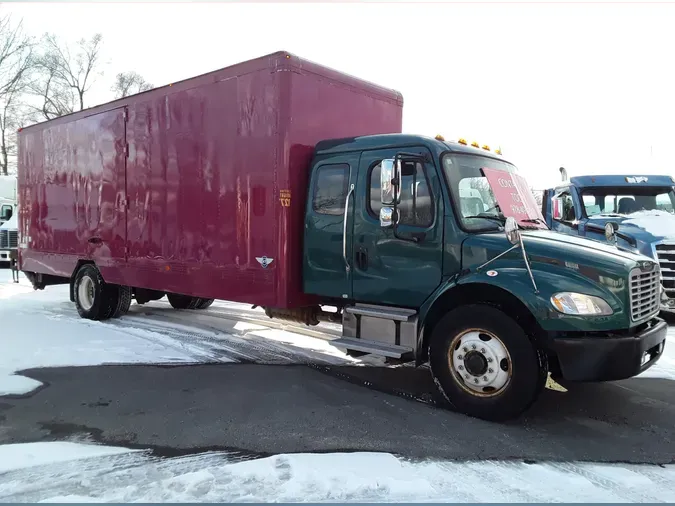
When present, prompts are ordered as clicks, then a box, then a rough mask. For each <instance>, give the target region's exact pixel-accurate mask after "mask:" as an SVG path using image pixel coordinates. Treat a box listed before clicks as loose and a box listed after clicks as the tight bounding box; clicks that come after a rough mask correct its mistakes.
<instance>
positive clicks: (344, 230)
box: [342, 184, 354, 272]
mask: <svg viewBox="0 0 675 506" xmlns="http://www.w3.org/2000/svg"><path fill="white" fill-rule="evenodd" d="M352 193H354V185H353V184H352V185H351V186H350V187H349V192H348V193H347V198H346V199H345V214H344V217H343V218H344V219H343V222H344V223H343V224H342V259H343V260H344V261H345V269H346V270H347V272H349V269H350V267H349V259H348V258H347V218H348V217H349V198H350V197H351V196H352Z"/></svg>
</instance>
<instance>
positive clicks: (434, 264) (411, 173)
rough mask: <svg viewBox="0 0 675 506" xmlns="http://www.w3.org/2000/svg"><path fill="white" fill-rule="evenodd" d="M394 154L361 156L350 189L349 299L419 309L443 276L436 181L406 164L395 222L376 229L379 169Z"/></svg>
mask: <svg viewBox="0 0 675 506" xmlns="http://www.w3.org/2000/svg"><path fill="white" fill-rule="evenodd" d="M398 151H399V150H398V149H381V150H373V151H364V152H363V153H362V154H361V159H360V161H359V170H358V178H357V183H356V187H355V189H356V190H355V199H354V203H355V209H354V226H353V250H352V259H353V265H354V267H353V298H354V300H356V301H359V302H365V303H373V304H388V305H394V306H401V307H419V306H421V305H422V303H423V302H424V301H425V300H426V299H427V297H429V296H430V295H431V293H432V292H433V291H434V290H435V289H436V288H437V287H438V285H439V284H440V282H441V277H442V272H443V209H444V208H443V199H442V195H441V191H440V188H441V179H440V178H439V173H438V171H437V168H436V166H435V164H434V163H433V161H431V160H432V157H431V153H430V152H429V151H428V150H427V149H426V148H424V147H417V148H413V147H406V148H405V151H406V152H407V153H415V154H427V155H429V157H428V158H429V161H427V162H421V161H420V162H417V163H411V164H407V166H408V170H407V172H406V171H404V174H403V176H402V182H401V183H402V184H401V204H400V205H399V206H398V209H399V212H400V221H399V225H398V226H397V230H396V235H395V234H394V229H393V228H392V227H388V228H383V227H382V226H381V225H380V220H379V212H380V207H381V202H380V168H381V162H382V160H384V159H388V158H394V156H396V154H397V153H398Z"/></svg>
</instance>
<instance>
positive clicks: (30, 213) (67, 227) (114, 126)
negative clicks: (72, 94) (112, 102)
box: [19, 109, 126, 276]
mask: <svg viewBox="0 0 675 506" xmlns="http://www.w3.org/2000/svg"><path fill="white" fill-rule="evenodd" d="M19 156H20V160H19V167H20V170H19V203H20V209H19V227H20V232H21V237H22V241H26V240H27V238H29V239H30V242H29V244H30V248H29V249H27V250H23V251H21V262H22V263H21V265H22V269H24V270H27V271H36V272H45V273H48V274H55V275H61V276H70V275H71V274H72V272H73V269H74V268H75V266H76V264H77V260H78V259H80V258H81V259H95V261H96V262H97V264H98V265H99V266H101V268H108V267H110V266H112V265H116V264H117V263H118V262H119V261H123V260H124V249H125V241H126V222H125V213H124V209H123V199H124V179H125V171H124V162H125V160H124V158H125V152H124V111H123V109H112V110H110V111H106V112H101V113H99V114H94V115H92V116H88V117H83V118H80V119H77V120H74V121H71V122H68V123H61V124H49V123H48V124H47V125H46V126H45V128H42V129H34V130H29V131H27V132H25V133H24V134H23V135H21V136H20V148H19ZM90 240H91V242H90ZM96 241H100V242H99V243H97V242H96Z"/></svg>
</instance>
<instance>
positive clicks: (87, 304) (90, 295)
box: [77, 276, 95, 311]
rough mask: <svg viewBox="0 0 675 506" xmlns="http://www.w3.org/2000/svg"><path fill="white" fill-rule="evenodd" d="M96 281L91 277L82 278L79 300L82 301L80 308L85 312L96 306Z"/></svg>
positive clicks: (78, 289) (79, 287)
mask: <svg viewBox="0 0 675 506" xmlns="http://www.w3.org/2000/svg"><path fill="white" fill-rule="evenodd" d="M94 297H95V296H94V280H93V279H91V278H90V277H89V276H82V279H80V284H79V286H78V287H77V298H78V300H79V301H80V306H82V309H84V310H85V311H88V310H90V309H91V308H92V306H93V305H94Z"/></svg>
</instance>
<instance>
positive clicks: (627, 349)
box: [551, 318, 668, 381]
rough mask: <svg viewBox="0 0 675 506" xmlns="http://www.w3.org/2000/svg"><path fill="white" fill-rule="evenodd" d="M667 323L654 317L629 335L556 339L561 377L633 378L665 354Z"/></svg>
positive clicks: (571, 378) (580, 379)
mask: <svg viewBox="0 0 675 506" xmlns="http://www.w3.org/2000/svg"><path fill="white" fill-rule="evenodd" d="M667 333H668V324H667V323H666V322H665V321H663V320H662V319H661V318H652V320H650V321H649V322H648V324H647V326H646V327H645V328H643V329H642V330H640V331H639V332H637V333H636V334H633V335H630V336H616V335H607V336H597V337H596V336H583V335H581V336H578V337H577V336H575V337H567V336H564V337H554V338H553V339H552V343H551V351H553V352H554V353H555V354H556V356H557V357H558V362H559V364H560V370H561V373H562V377H563V378H564V379H566V380H569V381H615V380H621V379H626V378H631V377H633V376H636V375H638V374H640V373H641V372H643V371H645V370H647V369H649V368H650V367H651V366H653V365H654V364H655V363H656V362H657V361H658V360H659V358H660V357H661V355H662V354H663V350H664V348H665V345H666V334H667Z"/></svg>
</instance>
